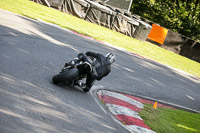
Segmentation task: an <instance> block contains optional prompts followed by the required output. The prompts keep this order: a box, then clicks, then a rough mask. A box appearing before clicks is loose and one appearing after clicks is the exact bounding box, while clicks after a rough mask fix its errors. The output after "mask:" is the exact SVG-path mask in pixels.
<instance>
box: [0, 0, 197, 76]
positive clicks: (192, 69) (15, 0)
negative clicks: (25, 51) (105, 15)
mask: <svg viewBox="0 0 200 133" xmlns="http://www.w3.org/2000/svg"><path fill="white" fill-rule="evenodd" d="M0 8H1V9H4V10H8V11H11V12H15V13H18V14H21V15H24V16H27V17H30V18H33V19H42V20H44V21H47V22H50V23H53V24H57V25H59V26H61V27H63V28H67V29H70V30H74V31H76V32H78V33H81V34H84V35H87V36H90V37H93V38H95V39H97V40H100V41H104V42H107V43H109V44H111V45H113V46H117V47H121V48H124V49H126V50H128V51H130V52H134V53H137V54H140V55H142V56H144V57H146V58H150V59H153V60H155V61H157V62H160V63H162V64H166V65H169V66H171V67H173V68H176V69H179V70H182V71H185V72H187V73H190V74H192V75H196V76H198V77H200V63H198V62H195V61H192V60H190V59H188V58H185V57H183V56H180V55H177V54H175V53H173V52H170V51H167V50H165V49H163V48H160V47H158V46H156V45H154V44H151V43H148V42H142V41H138V40H136V39H134V38H131V37H128V36H125V35H123V34H120V33H118V32H115V31H112V30H109V29H107V28H105V27H102V26H99V25H96V24H92V23H90V22H87V21H84V20H82V19H79V18H77V17H74V16H72V15H69V14H66V13H62V12H60V11H58V10H54V9H51V8H48V7H45V6H42V5H39V4H37V3H34V2H31V1H29V0H1V1H0Z"/></svg>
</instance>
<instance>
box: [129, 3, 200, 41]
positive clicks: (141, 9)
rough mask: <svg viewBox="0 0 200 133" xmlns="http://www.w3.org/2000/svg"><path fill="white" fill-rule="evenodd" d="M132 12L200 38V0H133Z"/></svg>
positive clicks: (186, 34)
mask: <svg viewBox="0 0 200 133" xmlns="http://www.w3.org/2000/svg"><path fill="white" fill-rule="evenodd" d="M131 12H132V13H134V14H137V15H140V16H142V17H144V18H147V19H149V20H151V21H153V22H155V23H158V24H160V25H161V26H163V27H165V28H168V29H171V30H173V31H175V32H178V33H180V34H182V35H185V36H187V37H190V38H192V39H194V40H198V41H199V40H200V0H144V1H142V0H133V3H132V7H131Z"/></svg>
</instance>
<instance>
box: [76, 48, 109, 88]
mask: <svg viewBox="0 0 200 133" xmlns="http://www.w3.org/2000/svg"><path fill="white" fill-rule="evenodd" d="M80 55H81V56H80ZM85 55H87V56H90V57H92V58H95V60H94V62H93V63H92V66H93V70H92V72H91V73H88V74H87V78H86V88H85V89H86V90H85V91H89V90H90V88H91V87H92V86H93V84H94V82H95V80H101V79H102V78H103V77H105V76H107V75H108V74H109V73H110V72H111V63H110V61H109V60H108V59H107V58H106V57H105V56H104V55H102V54H99V53H94V52H90V51H89V52H86V53H85ZM85 55H84V54H83V53H82V54H79V55H78V57H81V58H82V60H86V61H87V57H84V56H85Z"/></svg>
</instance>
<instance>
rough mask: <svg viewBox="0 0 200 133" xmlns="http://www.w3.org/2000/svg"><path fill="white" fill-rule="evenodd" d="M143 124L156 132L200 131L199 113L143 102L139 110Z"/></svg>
mask: <svg viewBox="0 0 200 133" xmlns="http://www.w3.org/2000/svg"><path fill="white" fill-rule="evenodd" d="M139 115H140V116H141V117H142V118H143V120H144V122H145V124H147V125H148V126H149V127H150V128H151V129H152V130H154V131H156V132H157V133H200V114H199V113H190V112H186V111H183V110H175V109H170V108H160V107H158V108H157V109H153V108H152V104H145V106H144V109H143V110H142V111H141V112H139Z"/></svg>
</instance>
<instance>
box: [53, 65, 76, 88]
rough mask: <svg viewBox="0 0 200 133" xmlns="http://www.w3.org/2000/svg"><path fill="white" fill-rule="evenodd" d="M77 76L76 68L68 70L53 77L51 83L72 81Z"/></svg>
mask: <svg viewBox="0 0 200 133" xmlns="http://www.w3.org/2000/svg"><path fill="white" fill-rule="evenodd" d="M78 75H79V71H78V69H77V68H73V69H70V70H68V71H65V72H62V73H59V74H57V75H55V76H53V78H52V81H53V83H54V84H58V83H64V82H66V81H70V80H73V79H74V78H76V77H77V76H78Z"/></svg>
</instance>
